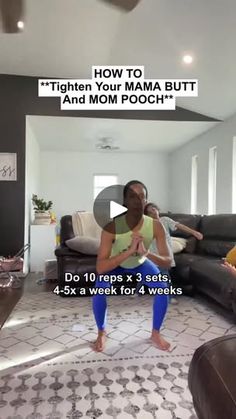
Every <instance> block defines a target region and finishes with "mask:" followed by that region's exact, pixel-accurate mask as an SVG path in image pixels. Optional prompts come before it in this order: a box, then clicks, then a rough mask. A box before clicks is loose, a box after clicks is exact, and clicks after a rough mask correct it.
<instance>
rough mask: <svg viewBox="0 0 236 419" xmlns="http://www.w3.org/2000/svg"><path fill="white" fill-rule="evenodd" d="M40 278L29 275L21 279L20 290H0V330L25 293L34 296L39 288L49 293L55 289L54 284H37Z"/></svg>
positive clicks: (38, 275)
mask: <svg viewBox="0 0 236 419" xmlns="http://www.w3.org/2000/svg"><path fill="white" fill-rule="evenodd" d="M40 277H41V275H40V274H37V275H36V274H33V273H31V274H29V275H27V277H26V278H24V279H22V281H23V286H22V288H20V289H12V288H0V329H1V328H2V326H3V324H4V323H5V321H6V320H7V318H8V317H9V316H10V314H11V312H12V310H13V309H14V307H15V305H16V304H17V303H18V301H19V300H20V298H21V297H22V295H23V294H25V293H32V294H35V293H37V292H38V290H39V287H40V291H45V292H50V291H52V290H53V289H54V288H55V283H54V284H52V283H48V282H43V283H42V284H40V285H38V284H37V279H39V278H40Z"/></svg>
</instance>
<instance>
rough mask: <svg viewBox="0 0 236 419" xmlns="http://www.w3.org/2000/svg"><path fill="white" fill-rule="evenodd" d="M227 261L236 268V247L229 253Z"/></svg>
mask: <svg viewBox="0 0 236 419" xmlns="http://www.w3.org/2000/svg"><path fill="white" fill-rule="evenodd" d="M225 260H226V262H228V263H230V265H233V266H236V246H234V247H233V249H231V250H230V251H229V252H228V253H227V255H226V258H225Z"/></svg>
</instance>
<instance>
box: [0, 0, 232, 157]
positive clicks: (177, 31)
mask: <svg viewBox="0 0 236 419" xmlns="http://www.w3.org/2000/svg"><path fill="white" fill-rule="evenodd" d="M25 2H26V19H25V30H24V32H23V33H21V34H10V35H9V34H3V33H0V73H7V74H19V75H31V76H46V77H67V78H70V77H73V78H90V77H91V66H92V65H108V64H109V65H144V66H145V76H146V77H147V78H197V79H198V80H199V96H198V97H197V98H180V99H178V100H177V104H178V106H182V107H184V108H186V109H189V110H192V111H195V112H199V113H202V114H205V115H207V116H210V117H213V118H219V119H223V120H224V119H226V118H228V117H229V116H231V115H232V114H234V113H235V112H236V77H235V74H236V49H235V39H236V1H235V0H225V1H223V0H207V1H206V0H141V2H140V4H139V5H138V7H137V8H136V9H135V10H133V11H132V12H131V13H122V12H121V11H120V10H119V9H117V8H114V7H109V6H108V5H106V4H105V3H103V2H101V1H100V0H50V1H49V0H40V1H39V0H25ZM185 53H190V54H192V55H193V56H194V63H193V64H192V65H190V66H186V65H184V64H183V63H182V61H181V58H182V56H183V54H185ZM82 121H83V120H82V119H79V121H75V120H74V121H73V122H71V123H72V124H75V125H76V126H77V127H78V129H79V130H80V129H81V130H82V132H83V135H82V136H83V138H85V137H86V141H89V139H88V140H87V138H90V136H91V138H92V137H93V140H94V138H95V136H96V137H98V136H99V135H100V134H98V133H97V132H96V126H99V127H100V124H102V125H103V123H104V127H102V128H101V131H103V130H104V131H106V129H107V130H110V131H111V135H112V136H113V137H118V138H119V139H120V141H121V143H122V141H123V142H124V147H125V148H129V147H131V144H133V141H134V137H135V141H136V144H137V147H140V149H142V147H146V144H145V145H142V144H141V143H140V145H138V141H141V137H142V139H143V138H144V137H146V138H149V135H150V139H146V140H145V141H147V143H148V142H149V143H150V144H149V145H150V147H154V148H155V147H157V144H160V143H161V146H160V147H161V148H165V149H168V148H169V149H170V148H171V147H172V148H173V147H176V146H177V144H180V143H183V142H186V141H189V140H191V139H192V138H193V137H194V136H195V135H197V134H200V133H201V132H204V131H205V130H206V129H209V128H210V127H211V126H212V123H202V122H201V123H200V122H199V123H198V122H194V123H190V122H188V123H187V122H185V123H181V122H178V123H177V122H157V123H156V122H155V123H154V122H151V121H149V122H147V121H146V122H145V121H144V122H142V123H141V121H138V122H132V121H130V122H129V123H128V122H127V121H112V122H111V121H109V124H108V122H106V121H104V120H103V121H101V122H99V121H98V119H97V120H95V121H93V123H91V125H89V127H88V121H87V122H85V121H84V122H82ZM38 124H39V125H40V122H38ZM53 124H54V123H53V122H52V121H51V122H48V123H47V124H46V126H47V127H48V129H49V130H51V131H50V132H51V141H54V143H55V141H56V140H55V138H56V137H57V138H58V136H61V135H62V133H57V135H56V134H55V132H54V131H53V127H52V126H53ZM57 124H60V122H58V123H57ZM68 124H69V120H68V121H67V122H65V121H63V122H62V125H63V126H65V127H66V126H67V125H68ZM77 124H78V125H77ZM83 124H84V125H83ZM86 124H87V125H86ZM107 124H108V128H106V127H107ZM137 124H139V129H140V134H139V133H138V130H137V129H135V127H137V126H138V125H137ZM57 126H59V125H57ZM70 126H71V125H70ZM82 126H83V127H82ZM85 126H86V129H88V132H85V128H84V127H85ZM81 127H82V128H81ZM124 127H125V128H124ZM35 129H37V130H38V131H40V132H41V133H43V137H44V138H46V137H47V138H48V137H49V136H50V134H49V133H48V134H47V135H46V133H45V128H44V127H43V126H41V128H40V127H39V126H38V127H37V128H35ZM61 129H62V131H63V128H61ZM67 129H70V128H69V127H68V126H67ZM89 129H90V130H89ZM99 129H100V128H99ZM132 129H134V132H132ZM91 130H93V132H92V133H91V134H90V131H91ZM70 132H71V131H70ZM65 134H66V132H65ZM88 134H89V135H88ZM75 137H76V133H73V132H71V135H70V140H68V141H70V142H71V146H75ZM53 138H54V140H53ZM131 138H132V140H131ZM157 139H158V140H157ZM42 141H43V140H42ZM126 141H128V143H127V145H125V142H126ZM159 142H160V143H159ZM79 143H81V139H80V140H79ZM57 146H58V144H57ZM80 146H81V147H88V144H87V143H86V145H83V144H82V143H81V144H80ZM80 146H79V147H80ZM76 147H78V144H77V145H76Z"/></svg>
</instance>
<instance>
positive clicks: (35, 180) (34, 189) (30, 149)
mask: <svg viewBox="0 0 236 419" xmlns="http://www.w3.org/2000/svg"><path fill="white" fill-rule="evenodd" d="M39 190H40V149H39V144H38V142H37V140H36V138H35V135H34V133H33V131H32V129H31V126H30V123H29V121H28V118H27V117H26V157H25V240H24V243H25V244H26V243H29V241H30V236H29V235H30V224H31V222H32V221H33V216H34V215H33V214H34V211H33V206H32V202H31V198H32V195H33V194H36V195H37V194H38V193H39ZM28 256H29V254H28V252H27V253H26V255H25V257H24V271H25V272H28Z"/></svg>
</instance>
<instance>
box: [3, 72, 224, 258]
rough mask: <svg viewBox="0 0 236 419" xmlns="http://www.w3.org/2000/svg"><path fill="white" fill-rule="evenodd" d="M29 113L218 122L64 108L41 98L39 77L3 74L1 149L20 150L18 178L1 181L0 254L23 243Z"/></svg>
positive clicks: (180, 114)
mask: <svg viewBox="0 0 236 419" xmlns="http://www.w3.org/2000/svg"><path fill="white" fill-rule="evenodd" d="M26 115H47V116H70V117H71V116H73V117H89V118H118V119H139V120H140V119H141V120H171V121H216V120H215V119H214V118H210V117H207V116H205V115H201V114H198V113H195V112H191V111H187V110H186V109H183V108H177V109H176V110H175V111H61V110H60V103H59V99H58V98H39V97H38V78H37V77H25V76H11V75H0V152H12V153H17V181H16V182H14V181H11V182H9V181H0V255H4V256H7V255H10V254H11V255H13V254H15V253H16V252H17V251H18V250H19V249H20V248H21V247H22V246H23V243H24V210H25V208H24V206H25V121H26Z"/></svg>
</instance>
